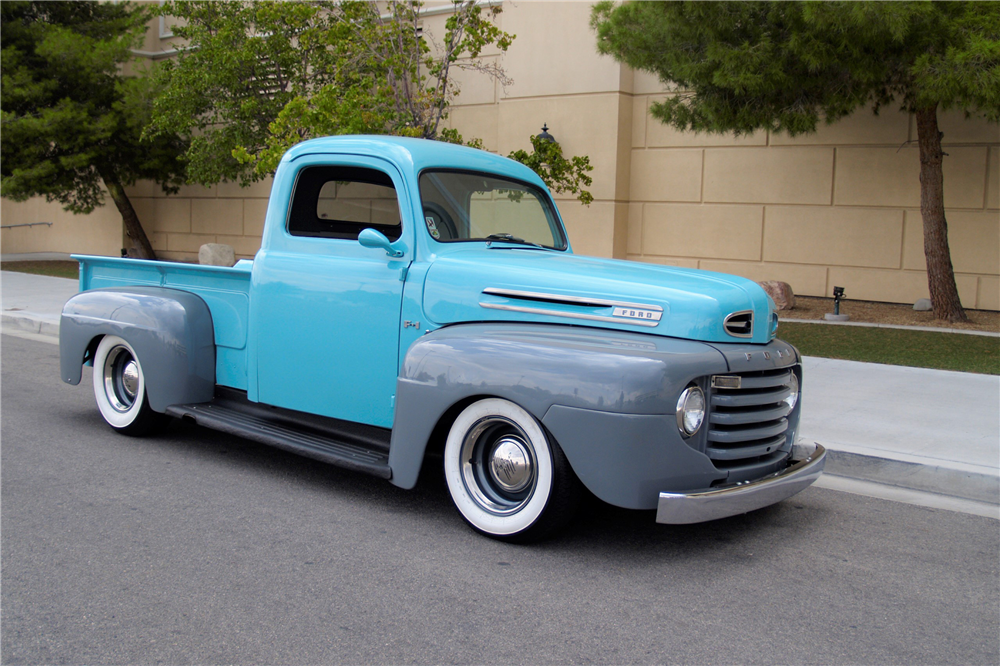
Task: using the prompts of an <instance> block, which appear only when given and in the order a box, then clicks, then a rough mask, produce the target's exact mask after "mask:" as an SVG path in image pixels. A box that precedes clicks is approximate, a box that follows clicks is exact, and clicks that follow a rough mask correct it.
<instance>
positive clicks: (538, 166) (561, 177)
mask: <svg viewBox="0 0 1000 666" xmlns="http://www.w3.org/2000/svg"><path fill="white" fill-rule="evenodd" d="M531 147H532V151H531V152H530V153H529V152H528V151H526V150H515V151H514V152H512V153H510V154H509V155H508V156H507V157H509V158H510V159H512V160H515V161H517V162H520V163H521V164H524V165H525V166H527V167H528V168H530V169H531V170H532V171H534V172H535V173H537V174H538V175H539V176H541V178H542V180H543V181H545V184H546V185H547V186H548V188H549V189H550V190H553V191H555V192H569V193H570V194H575V195H576V198H577V199H579V201H580V203H582V204H583V205H585V206H589V205H590V204H591V203H592V202H593V201H594V196H593V195H592V194H591V193H590V192H589V191H588V190H586V189H584V188H586V187H590V184H591V183H592V182H593V179H592V178H591V177H590V176H589V175H587V174H588V172H590V171H593V170H594V167H592V166H591V165H590V158H589V157H587V156H586V155H584V156H583V157H577V156H574V157H570V158H567V157H565V156H564V155H563V152H562V148H561V147H560V146H559V143H558V142H557V141H550V140H548V139H545V138H540V137H539V136H538V135H533V136H532V137H531Z"/></svg>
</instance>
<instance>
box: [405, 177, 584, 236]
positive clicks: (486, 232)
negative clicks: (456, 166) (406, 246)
mask: <svg viewBox="0 0 1000 666" xmlns="http://www.w3.org/2000/svg"><path fill="white" fill-rule="evenodd" d="M420 198H421V200H422V203H423V207H424V223H425V224H426V225H427V231H428V232H429V233H430V235H431V237H432V238H433V239H434V240H436V241H438V242H441V243H450V242H455V241H469V240H488V241H495V242H498V243H515V244H525V245H541V246H542V247H546V248H552V249H555V250H565V249H566V239H565V236H564V235H563V232H562V225H561V224H560V223H559V221H558V218H557V217H556V213H555V211H554V210H553V208H552V204H551V203H550V201H549V198H548V196H546V195H545V193H544V192H542V190H540V189H538V188H537V187H534V186H532V185H528V184H526V183H521V182H518V181H514V180H507V179H505V178H499V177H497V176H488V175H486V174H481V173H478V174H477V173H461V172H455V171H425V172H423V173H422V174H421V175H420Z"/></svg>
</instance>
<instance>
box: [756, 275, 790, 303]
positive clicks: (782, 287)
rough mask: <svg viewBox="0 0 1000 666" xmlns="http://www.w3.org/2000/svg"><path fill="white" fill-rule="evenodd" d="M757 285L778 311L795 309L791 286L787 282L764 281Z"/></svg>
mask: <svg viewBox="0 0 1000 666" xmlns="http://www.w3.org/2000/svg"><path fill="white" fill-rule="evenodd" d="M757 284H759V285H760V286H761V288H763V289H764V291H766V292H767V295H768V296H770V297H771V300H773V301H774V306H775V307H776V308H778V309H779V310H791V309H792V308H794V307H795V294H794V293H793V292H792V286H791V285H790V284H788V283H787V282H781V281H779V280H765V281H764V282H758V283H757Z"/></svg>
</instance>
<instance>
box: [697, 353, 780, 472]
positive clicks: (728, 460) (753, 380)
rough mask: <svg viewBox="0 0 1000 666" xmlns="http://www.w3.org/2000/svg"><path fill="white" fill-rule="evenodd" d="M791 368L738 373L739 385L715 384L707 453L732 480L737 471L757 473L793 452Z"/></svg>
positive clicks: (710, 399) (706, 445) (711, 402)
mask: <svg viewBox="0 0 1000 666" xmlns="http://www.w3.org/2000/svg"><path fill="white" fill-rule="evenodd" d="M793 376H794V370H793V369H792V368H787V367H786V368H780V369H773V370H765V371H759V372H747V373H740V384H741V388H739V389H731V388H713V389H711V391H710V393H709V400H708V402H709V405H710V407H709V413H708V419H707V420H708V426H709V427H708V432H707V433H706V437H705V439H706V442H705V454H706V455H707V456H708V457H709V459H711V461H712V463H713V464H714V465H715V466H716V468H717V469H720V470H726V471H727V472H730V473H729V474H728V477H727V478H728V479H729V481H732V480H733V479H734V478H735V477H734V476H733V474H736V475H737V476H739V477H746V478H753V476H752V475H753V474H755V473H757V472H761V473H765V472H766V470H768V469H770V466H773V465H778V464H779V463H780V462H781V461H782V460H784V459H785V458H787V456H788V455H789V451H788V449H789V446H788V441H789V440H788V435H789V433H788V428H789V423H788V416H789V414H790V413H791V412H792V408H791V407H790V406H789V405H788V403H786V402H785V398H787V397H788V396H789V395H790V394H791V390H792V389H791V385H790V384H791V382H792V377H793Z"/></svg>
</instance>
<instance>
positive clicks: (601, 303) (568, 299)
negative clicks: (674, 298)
mask: <svg viewBox="0 0 1000 666" xmlns="http://www.w3.org/2000/svg"><path fill="white" fill-rule="evenodd" d="M483 293H484V294H486V295H489V296H500V297H503V298H510V299H515V300H521V301H533V302H535V303H539V304H541V303H553V304H558V305H575V306H582V307H595V308H612V314H611V315H610V316H609V315H599V314H592V313H588V312H565V311H563V310H552V309H549V308H543V307H531V306H528V305H514V304H510V303H485V302H483V301H480V302H479V305H480V307H484V308H487V309H489V310H504V311H507V312H525V313H528V314H536V315H546V316H552V317H567V318H569V319H587V320H590V321H603V322H608V323H613V324H630V325H633V326H647V327H654V326H657V325H658V324H659V323H660V319H661V318H662V317H663V308H662V307H661V306H659V305H649V304H646V303H631V302H628V301H613V300H608V299H605V298H590V297H581V296H565V295H563V294H548V293H544V292H538V291H519V290H515V289H498V288H496V287H487V288H486V289H483Z"/></svg>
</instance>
